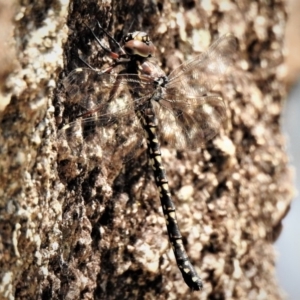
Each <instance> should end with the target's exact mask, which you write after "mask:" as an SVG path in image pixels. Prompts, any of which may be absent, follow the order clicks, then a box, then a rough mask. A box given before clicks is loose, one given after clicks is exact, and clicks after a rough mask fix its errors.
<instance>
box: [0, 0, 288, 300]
mask: <svg viewBox="0 0 300 300" xmlns="http://www.w3.org/2000/svg"><path fill="white" fill-rule="evenodd" d="M15 19H16V21H15V41H16V48H17V58H16V60H17V61H18V62H19V67H18V69H16V70H14V72H12V73H11V74H10V76H9V77H8V78H6V79H5V82H4V83H3V84H1V86H4V87H5V89H3V90H2V95H5V97H9V99H10V103H9V105H7V107H6V108H5V110H3V111H2V112H1V115H0V118H1V128H0V130H1V134H0V145H1V148H0V164H1V168H0V170H1V171H0V182H1V189H0V209H1V219H0V234H1V242H0V249H1V251H0V253H1V276H2V282H1V285H0V298H1V299H13V298H15V299H255V300H256V299H268V300H271V299H282V295H281V291H280V287H279V285H278V283H277V282H276V279H275V275H274V265H275V255H274V249H273V242H274V240H275V239H276V238H277V237H278V235H279V233H280V228H281V220H282V218H283V217H284V215H285V214H286V212H287V210H288V208H289V204H290V201H291V198H292V179H291V172H290V170H289V169H288V166H287V156H286V153H285V151H284V148H285V145H284V139H283V136H282V134H281V132H280V115H281V111H282V106H283V99H284V98H285V95H286V88H285V86H284V84H283V83H282V65H283V59H284V57H283V51H282V49H283V47H282V43H283V38H284V37H283V34H284V29H285V22H286V12H285V3H284V1H276V2H273V1H271V2H270V1H269V2H267V1H262V2H253V1H248V2H247V1H239V2H238V4H236V3H232V2H230V1H211V2H210V1H202V2H200V1H192V0H191V1H178V2H176V1H167V0H157V1H151V0H149V1H147V0H143V1H140V0H128V1H96V0H89V1H85V0H82V1H71V3H70V5H69V6H67V5H66V4H64V2H63V1H62V2H56V1H53V2H51V3H50V2H49V1H45V3H44V2H41V1H36V3H33V2H31V3H30V4H29V3H26V4H19V6H18V7H17V12H16V18H15ZM96 20H98V21H99V22H100V23H101V25H102V26H103V27H104V28H108V31H109V32H111V33H112V34H113V36H114V37H115V38H116V39H120V38H121V36H122V35H123V34H124V33H126V32H128V31H135V30H142V31H146V32H148V33H149V35H150V36H151V37H152V41H153V42H154V44H155V45H156V47H157V53H156V57H157V58H158V60H159V61H160V62H161V63H162V65H161V66H162V68H163V69H164V70H165V71H166V72H169V71H170V70H171V69H172V68H173V66H174V64H176V63H179V62H180V61H184V60H186V59H189V58H190V57H193V55H195V54H196V53H198V52H199V51H203V50H204V49H206V48H207V46H208V45H209V44H210V43H211V42H212V41H213V40H214V39H215V38H216V37H217V36H221V35H222V34H225V33H227V32H231V33H233V34H234V35H235V36H236V37H237V39H238V44H239V47H238V51H237V53H236V56H235V57H234V59H235V64H234V65H233V66H231V73H230V74H229V76H228V78H227V79H226V82H225V83H224V86H222V88H221V91H222V94H223V96H224V99H225V102H226V105H227V108H228V112H227V113H228V126H227V128H226V129H224V130H223V131H222V132H221V133H220V135H218V136H217V138H215V139H214V140H213V141H211V142H209V143H208V144H207V146H206V147H202V148H201V149H200V148H199V149H198V150H196V151H190V150H188V149H186V151H180V152H176V151H175V149H172V148H170V147H169V148H168V147H166V148H165V149H163V155H164V156H163V157H164V164H165V167H166V170H167V174H168V178H169V182H170V186H171V191H172V194H173V195H174V200H175V203H176V207H177V216H178V219H179V225H180V228H181V230H182V234H183V236H184V241H185V247H186V249H187V252H188V254H189V256H190V258H191V261H192V262H193V264H194V265H195V267H196V269H197V270H198V272H199V273H200V275H201V277H202V279H203V282H204V289H203V290H202V291H197V292H191V291H190V290H189V289H188V287H187V286H186V285H185V283H184V282H183V280H182V277H181V274H180V272H179V270H178V268H177V266H176V263H175V260H174V256H173V253H172V250H171V249H170V246H169V244H168V237H167V235H166V229H165V223H164V222H165V221H164V218H163V215H162V212H161V208H160V204H159V198H158V191H157V190H156V188H155V185H154V179H153V175H152V171H151V169H150V168H149V167H148V165H147V163H146V155H145V153H144V152H143V151H141V152H142V153H141V154H140V155H139V156H137V157H136V159H133V160H130V161H129V162H125V163H124V162H123V161H122V160H121V159H119V158H118V155H116V154H114V153H111V154H110V156H106V157H100V155H99V157H95V159H94V160H91V159H89V157H90V156H89V153H84V152H83V153H81V156H78V157H77V158H76V157H72V158H69V157H68V154H67V153H62V152H61V150H60V149H59V148H58V147H57V140H56V133H57V128H59V127H60V126H61V125H62V124H65V123H67V121H66V119H65V117H66V116H70V118H71V116H72V115H73V116H76V115H78V114H79V112H78V111H77V110H76V108H72V107H70V106H67V101H68V99H67V98H66V97H65V96H66V95H65V94H64V90H63V86H62V84H61V80H62V78H63V77H64V76H66V75H67V74H68V73H69V72H70V71H71V70H72V69H74V68H75V67H77V66H83V63H82V61H80V59H78V56H80V57H82V58H83V59H84V60H86V61H87V62H89V63H90V64H91V65H93V66H95V67H99V68H101V67H102V66H103V51H101V50H100V47H99V45H97V43H96V41H95V39H94V37H93V36H92V35H91V32H90V31H89V29H88V28H87V27H86V25H85V24H87V25H89V26H92V25H93V24H95V22H96ZM65 22H66V24H64V23H65ZM111 46H112V47H113V46H114V45H111ZM63 58H64V59H63ZM99 87H101V82H99ZM66 107H68V108H69V111H67V110H66ZM103 151H105V149H103ZM108 155H109V154H108ZM108 161H109V164H108V163H107V162H108ZM108 165H110V166H113V167H112V168H109V167H108Z"/></svg>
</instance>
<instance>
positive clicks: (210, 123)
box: [155, 95, 226, 149]
mask: <svg viewBox="0 0 300 300" xmlns="http://www.w3.org/2000/svg"><path fill="white" fill-rule="evenodd" d="M181 99H183V100H179V99H172V101H170V99H169V100H162V101H160V105H158V104H156V105H155V112H156V115H157V119H158V123H159V129H160V130H159V133H158V134H159V138H160V139H161V140H165V141H167V142H168V143H169V144H171V145H174V146H175V147H176V148H177V149H183V148H185V147H188V148H191V149H195V148H197V147H199V146H201V145H203V144H204V143H205V142H206V141H208V140H210V139H212V138H213V137H214V136H215V135H216V134H217V133H218V132H219V131H220V127H221V126H222V125H223V124H224V121H225V120H226V109H225V105H224V102H223V99H222V98H221V97H220V96H217V95H210V96H202V97H198V98H188V99H187V98H181Z"/></svg>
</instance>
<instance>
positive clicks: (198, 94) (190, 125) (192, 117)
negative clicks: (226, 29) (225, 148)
mask: <svg viewBox="0 0 300 300" xmlns="http://www.w3.org/2000/svg"><path fill="white" fill-rule="evenodd" d="M235 51H236V40H235V37H234V36H232V35H230V34H229V35H225V36H223V37H221V38H220V39H219V40H217V41H216V42H215V43H213V44H212V45H211V47H210V48H209V49H208V50H207V51H206V52H204V53H202V54H201V55H198V56H197V57H195V58H194V59H192V60H190V61H188V62H186V63H184V64H182V65H181V66H179V67H178V68H177V69H175V70H174V71H173V72H172V73H171V74H170V76H169V82H168V84H167V85H166V91H165V97H164V99H163V100H162V101H160V106H159V107H158V106H157V105H156V112H157V116H158V119H159V123H160V135H161V139H165V140H166V141H168V142H169V143H171V144H174V145H175V146H176V147H177V148H179V149H181V148H183V147H191V148H196V147H197V146H199V145H202V144H203V143H205V142H206V141H208V140H209V139H212V138H213V137H214V136H215V135H216V134H217V133H218V132H219V130H220V127H221V126H223V124H224V120H225V119H226V107H225V105H224V102H223V99H222V97H220V96H218V95H216V94H214V93H213V91H212V90H213V88H214V87H215V86H216V84H218V83H220V82H221V80H222V78H223V77H224V75H225V74H226V70H227V69H228V66H229V65H230V64H231V63H232V58H233V56H234V52H235Z"/></svg>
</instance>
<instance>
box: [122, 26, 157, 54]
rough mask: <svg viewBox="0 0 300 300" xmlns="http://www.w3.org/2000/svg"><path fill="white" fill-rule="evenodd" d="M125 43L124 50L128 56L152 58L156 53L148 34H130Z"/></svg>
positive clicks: (124, 40)
mask: <svg viewBox="0 0 300 300" xmlns="http://www.w3.org/2000/svg"><path fill="white" fill-rule="evenodd" d="M123 43H124V50H125V51H126V53H127V54H128V55H137V56H141V57H150V56H152V55H153V53H154V51H155V47H154V45H153V43H152V42H151V40H150V38H149V36H148V34H147V33H145V32H142V31H135V32H133V33H128V34H127V35H126V36H125V37H124V38H123Z"/></svg>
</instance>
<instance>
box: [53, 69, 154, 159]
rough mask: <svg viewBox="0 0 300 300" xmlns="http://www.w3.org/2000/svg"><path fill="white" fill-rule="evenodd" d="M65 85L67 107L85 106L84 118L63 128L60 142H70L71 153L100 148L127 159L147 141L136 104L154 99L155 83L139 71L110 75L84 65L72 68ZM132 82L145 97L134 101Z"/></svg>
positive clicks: (59, 136) (76, 153)
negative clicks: (142, 76)
mask: <svg viewBox="0 0 300 300" xmlns="http://www.w3.org/2000/svg"><path fill="white" fill-rule="evenodd" d="M63 85H64V88H65V91H66V97H67V105H66V107H67V108H69V109H71V108H72V106H74V105H76V106H79V107H81V114H80V116H81V117H80V118H78V119H76V121H74V122H71V123H69V124H67V125H66V126H64V127H63V128H62V129H61V130H60V131H59V133H58V140H59V143H60V144H61V145H62V144H64V145H66V144H65V141H67V144H68V147H70V151H71V154H73V155H76V156H78V155H80V153H81V151H82V150H83V148H87V147H88V149H89V150H90V151H89V152H88V153H91V151H92V149H93V151H95V149H98V151H105V152H106V153H117V152H118V155H119V156H120V157H123V158H124V160H126V159H130V158H131V157H132V156H133V153H134V150H133V149H135V148H137V147H139V146H140V144H141V143H142V141H143V138H142V137H143V130H142V128H141V126H140V123H139V120H138V118H137V117H136V115H135V106H136V104H137V103H141V104H142V103H144V104H145V103H146V99H149V98H151V93H153V84H149V82H148V81H147V80H145V81H142V80H141V79H140V78H139V77H138V76H137V75H135V74H107V73H101V72H97V71H94V70H91V69H82V68H80V69H76V70H74V71H72V72H71V73H70V74H69V76H68V77H66V78H65V79H64V81H63ZM129 85H130V87H131V90H134V91H135V93H136V94H141V91H142V92H143V96H142V97H140V98H138V99H135V100H134V101H133V99H132V96H131V94H130V93H129V89H128V86H129ZM141 104H140V105H141ZM77 111H78V110H77ZM85 150H87V149H85ZM85 152H86V151H85ZM66 153H67V152H66Z"/></svg>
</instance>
